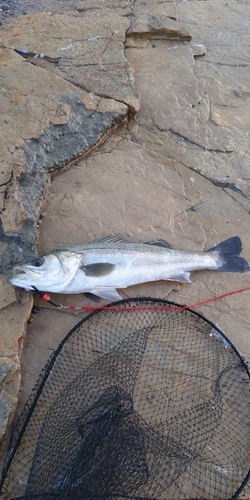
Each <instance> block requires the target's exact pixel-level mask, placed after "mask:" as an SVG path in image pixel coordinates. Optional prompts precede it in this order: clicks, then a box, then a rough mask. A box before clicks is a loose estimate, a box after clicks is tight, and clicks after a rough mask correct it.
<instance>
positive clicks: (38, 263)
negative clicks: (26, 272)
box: [31, 258, 44, 267]
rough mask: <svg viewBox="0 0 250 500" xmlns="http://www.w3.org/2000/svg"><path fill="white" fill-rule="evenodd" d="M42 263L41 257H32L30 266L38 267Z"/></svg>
mask: <svg viewBox="0 0 250 500" xmlns="http://www.w3.org/2000/svg"><path fill="white" fill-rule="evenodd" d="M43 263H44V259H42V258H37V259H34V260H32V262H31V264H32V266H34V267H40V266H42V265H43Z"/></svg>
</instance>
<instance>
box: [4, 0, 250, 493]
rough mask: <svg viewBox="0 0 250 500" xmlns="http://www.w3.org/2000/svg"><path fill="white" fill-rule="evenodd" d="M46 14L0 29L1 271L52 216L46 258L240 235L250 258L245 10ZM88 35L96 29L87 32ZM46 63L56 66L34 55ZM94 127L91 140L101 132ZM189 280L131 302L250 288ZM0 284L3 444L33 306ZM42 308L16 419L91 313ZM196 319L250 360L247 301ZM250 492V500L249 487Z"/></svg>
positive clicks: (242, 279)
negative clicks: (116, 239) (100, 244)
mask: <svg viewBox="0 0 250 500" xmlns="http://www.w3.org/2000/svg"><path fill="white" fill-rule="evenodd" d="M24 3H25V2H24ZM38 4H39V9H38V6H37V7H36V8H37V10H42V8H43V10H44V11H46V10H47V12H46V13H41V12H39V13H38V14H34V15H33V14H32V15H28V16H25V17H23V18H20V19H17V20H16V21H15V22H14V23H12V24H11V23H9V24H7V25H6V27H5V29H4V30H2V33H0V37H1V40H2V47H3V49H2V62H0V70H1V68H2V71H3V72H5V73H4V75H7V74H8V75H9V76H8V77H7V76H5V79H4V85H5V86H3V90H2V93H1V109H3V114H2V116H0V120H1V132H0V134H5V135H0V141H2V142H0V144H1V149H2V150H3V152H4V154H5V156H2V158H3V165H4V169H1V171H2V172H3V173H2V174H1V175H2V176H3V177H2V179H3V180H2V181H1V182H2V184H3V186H2V190H3V193H2V195H3V201H4V204H5V212H4V213H3V214H2V225H3V229H2V233H1V238H2V239H1V243H0V251H1V253H2V259H3V263H4V266H5V267H6V266H7V265H8V264H9V262H13V261H15V260H17V258H18V257H17V256H18V255H19V260H21V257H22V255H23V254H25V256H28V255H29V253H31V252H32V251H33V250H32V246H33V247H34V245H35V244H36V242H37V234H38V233H37V228H36V226H35V225H36V223H37V222H38V220H39V215H40V212H41V209H42V215H43V216H42V218H41V219H40V224H39V253H41V254H42V253H45V252H48V251H50V250H52V249H54V248H59V247H63V246H69V245H74V244H80V243H87V242H90V241H91V240H93V239H94V238H100V237H101V236H106V235H107V234H110V233H115V232H121V233H123V234H124V235H126V236H130V237H131V239H132V240H137V241H147V240H150V239H153V238H157V239H158V238H164V239H166V240H167V241H169V243H171V244H172V245H173V246H174V247H175V248H177V249H183V250H203V249H204V248H205V249H207V248H209V247H211V246H213V245H215V244H217V243H219V242H220V241H222V240H223V239H226V238H228V237H230V236H234V235H239V236H240V237H241V239H242V243H243V252H242V255H243V256H244V257H245V258H246V259H248V261H250V234H249V233H250V229H249V217H250V216H249V213H250V174H249V172H250V164H249V154H248V150H249V116H248V115H249V114H248V111H247V110H248V108H249V99H250V94H249V90H248V80H249V60H250V49H249V38H248V31H249V28H248V14H249V10H248V9H249V6H248V4H247V3H245V2H238V3H233V2H232V0H229V1H228V2H227V3H226V4H222V3H218V2H217V3H216V2H199V1H198V0H197V1H193V2H178V3H173V2H164V1H160V0H153V1H152V0H138V1H135V2H134V3H132V2H129V1H125V0H123V1H120V2H117V1H116V0H106V1H105V0H103V1H99V2H96V0H85V1H84V2H80V1H79V2H71V1H69V2H68V3H66V2H65V1H61V2H53V1H52V0H51V1H49V0H47V1H45V0H44V1H41V2H38ZM59 4H60V5H59ZM26 5H27V10H28V12H30V13H32V12H35V10H36V9H35V7H34V2H31V3H29V2H27V3H26ZM28 7H29V9H30V10H29V9H28ZM19 8H20V7H19ZM22 8H23V7H22ZM32 9H33V10H32ZM70 9H71V13H66V10H70ZM49 10H50V11H51V12H52V13H53V15H51V14H48V11H49ZM58 12H60V14H58ZM94 19H95V23H94ZM53 20H54V21H55V23H56V26H58V27H59V26H60V38H55V37H54V36H53V33H52V31H53V28H52V26H53ZM69 20H70V23H69ZM82 23H83V24H82ZM84 23H85V24H84ZM94 24H95V26H94ZM82 25H84V26H85V27H86V32H85V33H84V36H81V37H80V34H79V33H80V28H81V26H82ZM72 26H74V28H73V29H72ZM91 26H92V28H91ZM236 26H238V27H239V29H236ZM39 27H40V28H39ZM94 27H95V30H94ZM28 29H29V30H30V32H29V33H26V31H27V30H28ZM91 29H93V31H91ZM39 30H40V31H39ZM104 31H105V36H104ZM115 31H118V33H115ZM44 33H46V37H45V36H44ZM72 33H73V34H72ZM100 33H102V34H100ZM99 36H100V38H98V37H99ZM190 36H192V39H191V40H190ZM91 38H95V40H89V39H91ZM173 38H174V39H173ZM77 43H80V44H81V45H80V46H79V45H76V44H77ZM125 44H126V48H125V49H124V45H125ZM10 47H15V49H16V50H18V51H19V53H16V52H14V51H13V50H11V48H10ZM84 47H85V48H84ZM62 48H65V50H62ZM58 49H61V50H58ZM104 49H105V50H104ZM21 50H26V51H27V53H26V54H24V53H22V52H20V51H21ZM98 50H100V52H98ZM36 53H38V54H41V53H43V54H44V55H45V56H46V57H42V58H41V57H37V58H36V59H34V55H35V54H36ZM98 54H99V55H98ZM24 56H25V57H26V59H25V57H24ZM59 57H61V59H59ZM106 58H107V59H106ZM91 60H93V62H94V64H93V67H91V65H90V62H91ZM84 61H85V62H84ZM5 64H7V66H5ZM36 64H37V65H36ZM38 64H39V65H38ZM84 64H85V65H84ZM8 71H9V73H8ZM18 75H22V76H21V77H20V78H19V79H18ZM26 76H27V79H26ZM133 78H134V81H133ZM18 82H22V87H20V85H21V84H20V83H18ZM50 85H53V87H50ZM32 90H34V92H32ZM139 93H140V95H141V107H140V109H139ZM48 96H49V97H48ZM111 98H112V99H111ZM79 101H80V103H79ZM128 108H129V109H130V110H132V111H133V112H134V111H135V110H136V111H137V114H136V116H135V117H133V115H132V116H131V115H130V117H129V118H130V119H129V121H128V123H127V124H126V125H122V126H120V127H119V128H117V129H116V131H115V133H114V134H113V135H111V136H110V137H109V138H108V139H107V140H106V142H105V143H104V144H103V145H102V146H101V147H100V148H99V149H98V150H96V151H95V153H94V154H92V155H91V156H88V157H87V158H83V159H81V160H80V161H78V163H77V164H76V165H75V166H74V167H72V168H71V169H70V170H67V171H66V172H63V173H62V174H61V175H60V176H56V177H55V178H54V180H53V182H52V183H51V184H49V176H48V173H49V172H51V171H53V168H56V169H61V170H65V169H66V168H67V167H68V166H69V165H70V164H71V162H72V161H74V160H75V158H76V157H78V158H79V157H80V156H81V154H82V153H83V154H86V152H87V151H88V152H90V151H91V150H92V148H94V147H95V145H96V144H99V142H100V141H102V140H104V139H105V138H106V136H107V135H109V134H110V132H111V131H112V129H113V127H116V125H117V124H118V123H119V122H121V121H123V120H124V119H125V117H126V116H127V112H128ZM9 109H11V113H9ZM79 109H80V110H81V111H80V113H78V110H79ZM93 115H94V120H96V121H95V122H94V124H93ZM90 117H91V118H90ZM81 120H82V121H81ZM5 121H7V122H9V123H7V124H6V123H5ZM24 123H25V126H23V124H24ZM90 123H91V124H93V130H95V131H97V135H96V136H94V134H92V135H91V130H90ZM76 124H78V128H77V126H76ZM10 130H11V133H10ZM61 132H62V134H64V135H61ZM75 134H76V135H75ZM89 137H90V138H89ZM60 138H61V142H60ZM66 138H67V139H66ZM7 140H8V141H10V142H8V145H9V146H8V148H5V147H4V145H5V144H6V141H7ZM86 142H87V145H86ZM56 144H58V145H59V146H58V147H57V146H56ZM78 146H79V147H78ZM85 147H86V149H84V148H85ZM12 172H13V173H12ZM31 179H33V180H34V181H35V184H36V188H37V191H36V195H35V196H34V191H33V189H34V184H32V185H31ZM38 179H39V182H38ZM20 180H21V182H20ZM44 197H46V201H45V203H43V200H44ZM34 228H35V229H34ZM6 233H8V234H9V233H11V234H12V237H9V236H8V235H6ZM18 249H19V250H18ZM192 281H193V284H185V285H179V284H173V283H165V282H158V283H155V284H149V285H148V284H147V285H140V286H137V287H133V288H130V289H127V290H124V291H123V292H122V293H123V296H124V297H125V296H131V297H132V296H137V295H147V296H154V297H168V298H170V299H172V300H175V301H176V302H179V303H188V304H191V303H195V302H197V301H200V300H205V299H206V298H209V297H214V296H216V295H220V294H223V293H226V292H228V291H231V290H236V289H241V288H244V287H249V286H250V275H249V273H246V274H244V275H240V274H231V273H221V274H219V273H215V272H209V271H201V272H199V273H198V272H197V273H194V274H193V276H192ZM2 288H3V290H4V294H3V299H2V304H1V307H2V308H3V310H2V311H1V314H2V315H3V318H5V319H4V321H3V324H4V325H6V326H5V327H4V333H3V334H2V333H1V335H3V338H4V339H5V340H4V342H3V348H4V353H3V367H2V368H1V372H0V377H1V380H2V384H3V392H2V394H3V396H2V400H1V402H0V406H1V405H2V408H3V411H2V415H4V411H5V408H6V405H8V412H7V413H8V418H7V420H4V418H5V417H4V416H3V417H2V420H1V422H0V425H2V426H3V427H2V429H3V430H2V432H3V434H4V432H5V425H6V423H7V421H10V420H11V418H12V414H13V408H14V407H15V405H16V398H17V392H18V384H19V378H20V374H19V354H20V343H21V342H22V341H21V340H18V339H21V338H22V336H23V333H24V331H25V326H24V325H25V322H26V321H27V319H28V317H29V314H30V310H31V307H32V302H31V299H30V300H29V301H28V302H25V300H27V298H26V297H25V296H24V298H23V303H18V302H17V303H15V300H16V299H15V295H14V292H13V289H12V288H11V287H10V286H8V285H6V283H5V281H4V278H3V281H2ZM54 298H55V299H56V300H57V301H58V302H62V303H63V304H81V305H82V304H88V302H87V301H85V299H83V297H82V296H66V295H63V296H58V295H57V296H56V295H55V296H54ZM35 304H36V306H38V307H39V308H40V314H37V315H35V314H33V315H32V319H31V322H30V324H29V325H28V331H29V335H27V336H26V337H25V339H24V345H25V348H24V349H23V350H22V360H23V368H22V374H23V378H22V386H23V391H22V395H21V400H20V408H21V407H22V405H23V404H24V402H25V400H26V398H27V396H28V394H29V392H30V390H31V388H32V386H33V385H34V383H35V381H36V379H37V376H38V374H39V373H40V371H41V368H42V367H43V366H44V364H45V362H46V360H47V359H48V357H49V356H50V353H51V349H54V348H56V347H57V345H58V343H59V342H60V340H61V339H62V338H63V337H64V336H65V335H66V333H67V332H68V331H69V330H70V328H71V327H72V326H73V325H74V324H75V323H76V321H77V320H78V319H80V317H82V315H83V314H85V313H81V314H79V313H78V314H77V313H73V314H72V313H62V312H59V311H56V310H52V309H51V306H48V307H47V306H46V304H44V303H41V301H40V300H39V298H35ZM7 306H8V307H7ZM199 311H200V312H202V313H203V314H204V315H205V316H207V317H208V318H209V319H210V320H211V321H213V322H215V323H216V324H217V325H218V326H219V327H220V328H221V329H222V330H223V331H224V332H225V334H226V335H227V336H228V337H229V338H230V340H231V341H232V342H233V343H234V344H235V346H236V347H237V348H238V350H239V351H240V353H241V354H242V355H243V356H244V357H245V358H246V359H247V360H250V342H249V336H248V333H247V332H248V330H249V324H250V309H249V292H245V293H241V294H238V295H235V296H231V297H227V298H225V299H223V300H221V301H217V302H213V303H211V304H209V305H206V306H203V307H201V308H199ZM17 317H18V320H17ZM12 318H13V319H12ZM17 321H19V324H18V323H17ZM10 325H11V326H10ZM12 325H13V326H12ZM9 332H10V333H9ZM13 380H15V383H14V382H13ZM8 384H9V385H8ZM7 387H9V393H8V389H6V388H7ZM6 393H8V394H10V395H11V398H12V399H11V401H10V396H6V398H5V394H6ZM4 398H5V399H4ZM20 408H19V411H20ZM244 495H245V496H244V498H245V499H250V494H249V489H246V490H245V492H244Z"/></svg>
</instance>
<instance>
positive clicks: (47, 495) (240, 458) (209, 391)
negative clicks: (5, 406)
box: [1, 299, 250, 500]
mask: <svg viewBox="0 0 250 500" xmlns="http://www.w3.org/2000/svg"><path fill="white" fill-rule="evenodd" d="M112 305H113V304H112ZM115 305H116V306H117V307H116V310H108V309H105V310H99V311H95V312H93V313H91V314H89V315H88V316H87V317H86V318H84V319H83V320H82V321H80V323H78V324H77V325H76V326H75V327H74V328H73V329H72V330H71V331H70V332H69V334H68V335H67V336H66V337H65V339H64V340H63V342H62V343H61V344H60V346H59V347H58V349H57V350H56V351H55V352H54V353H53V355H52V357H51V359H50V360H49V361H48V363H47V365H46V367H45V369H44V370H43V372H42V374H41V375H40V379H39V381H38V382H37V385H36V387H35V389H34V390H33V392H32V394H31V395H30V397H29V399H28V401H27V403H26V406H25V408H24V410H23V412H22V414H21V416H20V418H19V420H18V421H17V423H16V425H15V426H14V431H13V435H12V438H11V442H10V446H9V452H8V455H7V459H6V462H5V466H4V470H3V474H2V485H1V487H2V494H3V498H10V499H12V500H45V499H46V500H57V499H60V500H83V499H84V500H86V499H87V500H103V499H105V500H111V499H112V500H114V499H115V500H123V499H130V500H170V499H176V500H187V499H189V500H191V499H192V500H194V499H196V500H198V499H203V500H218V499H220V500H227V499H228V500H229V499H230V500H231V499H236V498H238V496H239V494H240V492H241V490H242V489H243V488H244V486H245V484H246V482H247V480H248V478H249V476H250V473H249V464H250V432H249V431H250V412H249V402H250V397H249V388H250V385H249V382H250V373H249V371H248V368H247V365H246V364H245V362H244V360H243V358H242V357H241V356H240V355H239V353H238V352H237V350H236V348H235V347H234V346H233V345H232V343H231V342H230V340H229V339H228V338H227V337H226V336H225V335H224V334H223V333H222V332H221V331H220V330H219V329H218V328H217V327H216V326H215V325H213V324H212V323H211V322H209V321H208V320H207V319H206V318H204V317H203V316H202V315H200V314H198V313H196V312H194V311H192V310H189V309H183V308H181V306H180V309H179V310H178V307H177V310H168V309H167V308H169V306H170V305H175V306H178V304H173V303H172V302H169V301H167V300H153V299H152V300H151V299H128V300H123V301H120V302H118V303H115ZM124 305H125V306H128V307H137V306H138V307H141V306H145V308H147V307H150V308H151V309H150V310H147V309H145V310H138V311H136V312H135V311H133V310H131V311H129V310H126V311H124ZM164 306H166V310H164V309H163V310H152V308H154V307H156V308H157V307H159V308H164ZM119 307H121V310H120V311H119ZM117 308H118V309H117Z"/></svg>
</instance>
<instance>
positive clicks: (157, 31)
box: [127, 14, 191, 41]
mask: <svg viewBox="0 0 250 500" xmlns="http://www.w3.org/2000/svg"><path fill="white" fill-rule="evenodd" d="M127 36H133V37H146V38H147V39H157V38H164V39H165V40H188V41H190V40H191V35H190V33H189V32H188V31H187V30H186V29H184V28H182V27H180V26H179V25H178V23H177V22H176V21H174V20H173V19H170V18H169V17H167V16H163V15H156V14H154V15H153V14H151V15H150V14H144V15H141V16H139V17H137V18H136V19H134V20H132V22H131V24H130V28H129V29H128V31H127Z"/></svg>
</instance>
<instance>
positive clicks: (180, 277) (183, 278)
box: [166, 272, 192, 283]
mask: <svg viewBox="0 0 250 500" xmlns="http://www.w3.org/2000/svg"><path fill="white" fill-rule="evenodd" d="M166 280H167V281H178V282H179V283H192V281H191V279H190V273H188V272H186V273H185V272H183V273H180V274H176V275H174V276H171V278H166Z"/></svg>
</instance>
